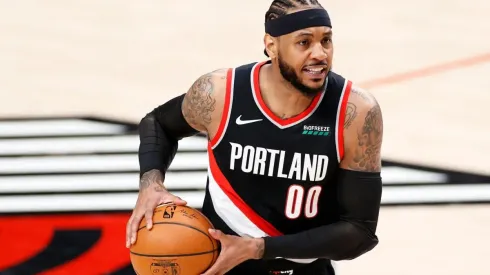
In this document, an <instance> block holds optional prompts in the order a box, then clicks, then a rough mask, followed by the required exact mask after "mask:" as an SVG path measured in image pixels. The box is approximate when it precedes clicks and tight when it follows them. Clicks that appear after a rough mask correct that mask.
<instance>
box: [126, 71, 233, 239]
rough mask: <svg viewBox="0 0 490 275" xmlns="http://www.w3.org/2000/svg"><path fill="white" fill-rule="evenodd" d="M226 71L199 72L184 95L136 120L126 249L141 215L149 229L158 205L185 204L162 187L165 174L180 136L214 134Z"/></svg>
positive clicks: (221, 110)
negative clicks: (134, 188) (136, 176)
mask: <svg viewBox="0 0 490 275" xmlns="http://www.w3.org/2000/svg"><path fill="white" fill-rule="evenodd" d="M226 72H227V70H217V71H214V72H211V73H208V74H205V75H202V76H201V77H199V78H198V79H197V80H196V81H195V82H194V83H193V84H192V86H191V87H190V88H189V90H188V91H187V92H186V93H185V94H182V95H180V96H178V97H175V98H173V99H171V100H169V101H167V102H166V103H164V104H163V105H160V106H158V107H157V108H155V109H154V110H153V111H152V112H150V113H148V114H147V115H146V116H145V117H144V118H143V119H142V120H141V121H140V124H139V137H140V146H139V151H138V159H139V164H140V185H139V194H138V199H137V202H136V206H135V208H134V210H133V214H132V215H131V218H130V219H129V221H128V224H127V227H126V246H127V247H128V248H129V247H130V245H131V244H134V242H135V241H136V232H137V230H138V227H139V225H140V221H141V219H142V218H143V216H144V217H145V219H146V225H147V227H148V229H150V228H151V227H152V217H153V211H154V209H155V208H156V207H157V206H158V205H159V204H162V203H175V204H177V205H185V204H186V202H185V201H184V200H182V199H180V198H178V197H176V196H174V195H172V194H170V193H169V192H168V191H167V190H166V189H165V186H164V184H163V182H164V179H165V173H166V172H167V170H168V168H169V166H170V164H171V163H172V161H173V159H174V157H175V154H176V153H177V148H178V141H179V140H180V139H182V138H184V137H188V136H193V135H195V134H197V133H198V132H205V133H207V135H208V138H209V139H212V138H213V137H214V135H215V134H216V132H217V130H218V127H219V123H220V121H221V115H222V113H223V107H224V98H225V91H226Z"/></svg>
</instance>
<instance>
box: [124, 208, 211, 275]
mask: <svg viewBox="0 0 490 275" xmlns="http://www.w3.org/2000/svg"><path fill="white" fill-rule="evenodd" d="M209 228H214V227H213V225H212V224H211V222H210V221H209V220H208V218H206V216H204V215H203V214H202V213H201V212H200V211H198V210H196V209H194V208H192V207H188V206H177V205H173V204H164V205H160V206H158V207H157V208H156V209H155V211H154V214H153V227H152V228H151V230H148V229H146V220H145V219H143V220H142V221H141V223H140V226H139V228H138V233H137V238H136V243H135V244H134V245H133V246H132V247H131V249H130V257H131V263H132V265H133V268H134V270H135V271H136V273H137V274H138V275H150V274H151V275H155V274H162V275H163V274H164V275H177V274H178V275H196V274H201V273H203V272H204V271H206V270H207V269H208V268H210V267H211V266H212V265H213V264H214V262H215V261H216V259H217V257H218V242H217V241H216V240H215V239H214V238H213V237H211V235H210V234H209V232H208V229H209Z"/></svg>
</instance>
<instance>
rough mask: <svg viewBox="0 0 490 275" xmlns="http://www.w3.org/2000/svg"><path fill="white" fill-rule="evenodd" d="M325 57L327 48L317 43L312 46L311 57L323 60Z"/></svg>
mask: <svg viewBox="0 0 490 275" xmlns="http://www.w3.org/2000/svg"><path fill="white" fill-rule="evenodd" d="M327 57H328V55H327V50H326V49H325V48H324V47H323V45H321V44H320V43H317V44H315V45H314V46H313V48H312V50H311V58H313V59H316V60H325V59H326V58H327Z"/></svg>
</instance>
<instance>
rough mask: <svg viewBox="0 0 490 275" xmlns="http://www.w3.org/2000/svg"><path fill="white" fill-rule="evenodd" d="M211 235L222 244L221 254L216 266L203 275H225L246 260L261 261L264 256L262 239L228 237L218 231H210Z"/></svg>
mask: <svg viewBox="0 0 490 275" xmlns="http://www.w3.org/2000/svg"><path fill="white" fill-rule="evenodd" d="M209 233H210V234H211V236H212V237H213V238H215V239H216V240H218V241H219V242H220V243H221V252H220V254H219V257H218V259H217V260H216V262H215V263H214V265H213V266H212V267H211V268H209V269H208V270H207V271H206V272H205V273H204V274H202V275H223V274H225V273H226V272H228V271H230V270H231V269H232V268H234V267H235V266H237V265H239V264H241V263H242V262H244V261H246V260H250V259H261V258H262V255H263V254H264V240H263V239H261V238H251V237H237V236H233V235H226V234H224V233H223V232H221V231H220V230H216V229H210V230H209Z"/></svg>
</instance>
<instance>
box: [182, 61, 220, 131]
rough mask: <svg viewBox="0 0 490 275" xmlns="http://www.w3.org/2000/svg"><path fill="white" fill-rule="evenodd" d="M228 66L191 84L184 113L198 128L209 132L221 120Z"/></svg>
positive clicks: (202, 76) (186, 96) (200, 77)
mask: <svg viewBox="0 0 490 275" xmlns="http://www.w3.org/2000/svg"><path fill="white" fill-rule="evenodd" d="M228 71H229V69H228V68H220V69H217V70H214V71H211V72H207V73H205V74H202V75H201V76H199V77H198V78H197V79H196V80H195V81H194V82H193V83H192V85H191V86H190V88H189V90H188V91H187V93H186V95H185V97H184V101H183V103H182V113H183V115H184V118H185V119H186V120H187V122H188V123H189V124H190V125H191V126H192V127H193V128H195V129H196V130H199V131H202V132H209V129H210V128H213V125H215V124H216V121H217V120H218V122H219V120H220V117H221V114H222V110H223V106H224V101H225V94H226V83H227V75H228Z"/></svg>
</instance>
